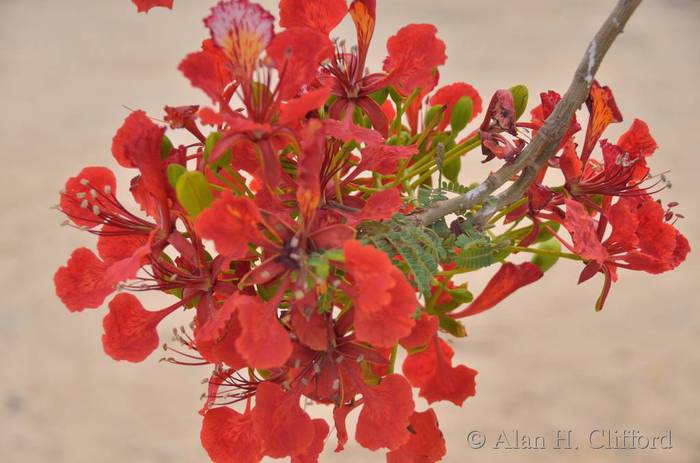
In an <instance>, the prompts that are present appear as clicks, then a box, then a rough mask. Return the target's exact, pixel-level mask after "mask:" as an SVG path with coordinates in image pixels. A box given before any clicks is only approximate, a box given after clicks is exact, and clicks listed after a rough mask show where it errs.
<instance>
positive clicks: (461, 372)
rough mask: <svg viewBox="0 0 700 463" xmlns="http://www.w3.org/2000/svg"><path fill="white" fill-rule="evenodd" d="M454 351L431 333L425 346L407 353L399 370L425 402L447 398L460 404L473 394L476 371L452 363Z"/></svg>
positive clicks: (474, 392)
mask: <svg viewBox="0 0 700 463" xmlns="http://www.w3.org/2000/svg"><path fill="white" fill-rule="evenodd" d="M453 355H454V352H453V350H452V348H451V347H450V346H448V345H447V343H446V342H445V341H443V340H442V339H440V338H439V337H437V335H436V336H434V337H433V338H432V340H431V342H430V343H428V347H427V349H425V350H424V351H421V352H418V353H414V354H411V355H408V356H407V357H406V360H404V363H403V373H404V375H405V376H406V378H407V379H408V380H409V381H410V383H411V385H412V386H413V387H417V388H419V389H420V396H421V397H423V398H425V400H427V401H428V403H433V402H437V401H441V400H448V401H450V402H452V403H454V404H455V405H458V406H461V405H462V403H464V401H465V400H466V399H467V398H469V397H472V396H474V394H476V382H475V380H474V378H476V375H477V374H478V372H477V371H476V370H472V369H471V368H469V367H466V366H464V365H457V366H455V367H453V366H452V357H453Z"/></svg>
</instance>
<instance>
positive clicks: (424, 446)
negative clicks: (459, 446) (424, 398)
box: [386, 408, 447, 463]
mask: <svg viewBox="0 0 700 463" xmlns="http://www.w3.org/2000/svg"><path fill="white" fill-rule="evenodd" d="M410 423H411V424H410V428H409V429H410V432H411V437H410V438H409V439H408V442H406V443H405V444H404V445H402V446H401V447H399V448H397V449H396V450H393V451H391V452H389V453H388V454H387V456H386V461H387V463H436V462H438V461H441V460H442V458H443V457H444V456H445V453H446V452H447V450H446V448H445V438H444V437H443V435H442V432H441V431H440V426H439V424H438V419H437V416H436V415H435V412H434V411H433V409H432V408H429V409H427V410H426V411H424V412H414V413H413V415H412V416H411V422H410Z"/></svg>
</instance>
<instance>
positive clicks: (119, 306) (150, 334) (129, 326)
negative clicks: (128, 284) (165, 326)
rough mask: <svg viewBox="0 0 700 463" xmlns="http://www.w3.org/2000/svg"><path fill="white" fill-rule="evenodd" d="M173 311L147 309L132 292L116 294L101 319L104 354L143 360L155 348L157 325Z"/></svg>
mask: <svg viewBox="0 0 700 463" xmlns="http://www.w3.org/2000/svg"><path fill="white" fill-rule="evenodd" d="M174 307H175V308H176V307H177V306H174ZM173 310H174V308H167V309H164V310H161V311H158V312H149V311H147V310H145V309H144V308H143V306H142V305H141V302H139V300H138V299H137V298H136V297H134V296H133V295H131V294H127V293H121V294H117V295H116V296H115V297H114V299H112V301H111V302H110V303H109V313H108V314H107V315H106V316H105V318H104V319H103V321H102V326H103V327H104V334H103V335H102V346H103V347H104V351H105V353H106V354H107V355H109V356H110V357H112V358H113V359H114V360H127V361H129V362H141V361H143V360H144V359H146V357H148V356H149V355H150V354H151V352H153V351H154V350H156V349H157V348H158V344H159V340H158V332H157V331H156V327H157V326H158V323H160V321H161V320H163V318H164V317H166V316H167V315H168V314H170V313H172V312H173Z"/></svg>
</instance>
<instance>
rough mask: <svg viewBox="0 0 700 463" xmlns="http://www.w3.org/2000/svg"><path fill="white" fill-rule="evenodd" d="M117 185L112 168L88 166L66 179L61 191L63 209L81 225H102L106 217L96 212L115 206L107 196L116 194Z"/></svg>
mask: <svg viewBox="0 0 700 463" xmlns="http://www.w3.org/2000/svg"><path fill="white" fill-rule="evenodd" d="M116 187H117V184H116V179H115V178H114V173H112V171H111V170H110V169H108V168H106V167H86V168H84V169H83V170H81V171H80V173H79V174H78V175H76V176H75V177H71V178H69V179H68V181H66V186H65V187H64V189H63V191H62V193H61V202H60V206H61V210H62V211H63V212H64V213H65V214H66V215H67V216H68V217H70V219H71V220H72V221H73V223H75V224H76V225H78V226H80V227H90V228H92V227H95V226H97V225H101V224H102V223H103V222H104V219H102V217H100V216H98V215H95V212H98V213H100V212H101V211H109V210H110V208H112V207H113V204H112V203H111V202H110V201H109V200H108V199H107V198H108V197H111V196H113V195H115V194H116V192H117V190H116ZM93 206H96V207H97V208H98V210H95V209H94V207H93Z"/></svg>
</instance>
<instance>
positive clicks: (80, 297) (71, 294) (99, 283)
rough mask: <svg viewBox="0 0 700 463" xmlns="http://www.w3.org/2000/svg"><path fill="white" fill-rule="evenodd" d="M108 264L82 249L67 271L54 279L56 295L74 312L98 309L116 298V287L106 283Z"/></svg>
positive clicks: (71, 258) (57, 273)
mask: <svg viewBox="0 0 700 463" xmlns="http://www.w3.org/2000/svg"><path fill="white" fill-rule="evenodd" d="M107 268H109V265H107V264H105V263H104V262H103V261H102V260H101V259H100V258H99V257H97V256H96V255H95V253H94V252H92V251H90V250H89V249H87V248H78V249H76V250H75V251H73V253H72V254H71V256H70V259H68V263H67V264H66V266H65V267H61V268H59V269H58V271H57V272H56V274H55V275H54V284H55V286H56V294H57V295H58V297H59V298H60V299H61V301H62V302H63V303H64V304H65V306H66V307H67V308H68V310H70V311H71V312H80V311H82V310H84V309H95V308H97V307H99V306H101V305H102V303H103V302H104V300H105V298H106V297H107V296H109V295H110V294H112V292H113V291H114V285H113V284H110V283H109V282H108V281H106V280H105V272H106V271H107Z"/></svg>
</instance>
